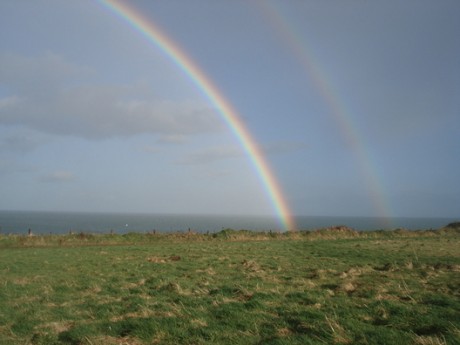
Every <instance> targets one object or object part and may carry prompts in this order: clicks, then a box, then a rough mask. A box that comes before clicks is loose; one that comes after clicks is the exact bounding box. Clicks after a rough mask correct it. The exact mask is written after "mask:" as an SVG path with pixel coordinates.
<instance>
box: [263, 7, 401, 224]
mask: <svg viewBox="0 0 460 345" xmlns="http://www.w3.org/2000/svg"><path fill="white" fill-rule="evenodd" d="M255 4H256V5H257V7H258V9H259V10H260V11H261V12H262V13H263V14H264V15H265V16H266V18H267V19H268V20H269V21H270V23H271V25H272V26H273V27H274V28H275V30H276V32H277V33H278V34H279V35H281V38H282V40H283V42H284V43H285V44H287V45H288V46H289V48H290V49H291V51H292V52H293V53H294V55H295V56H296V57H297V59H298V60H299V62H300V63H301V64H302V66H303V68H304V70H305V72H306V73H307V75H308V77H309V78H310V80H311V81H312V82H313V84H314V85H315V87H316V89H317V90H318V91H319V93H320V94H321V96H322V97H323V99H324V101H325V103H326V104H327V105H328V106H329V108H330V111H331V114H332V116H333V117H334V120H335V122H336V124H337V125H338V127H339V130H340V131H341V133H342V135H343V136H344V139H345V140H346V141H347V143H348V144H349V145H350V146H351V147H352V148H353V150H354V153H355V155H356V158H357V161H358V163H359V164H360V170H361V172H362V174H363V175H364V176H363V177H364V180H365V183H366V187H367V189H368V192H369V195H370V196H371V202H372V204H373V207H374V209H375V210H376V211H377V213H378V216H381V217H384V218H389V217H391V215H392V212H391V208H390V206H389V203H388V201H387V200H386V197H385V193H384V190H383V187H382V182H381V178H380V177H379V174H378V171H377V169H376V168H375V167H374V166H375V163H374V162H373V158H372V154H371V153H370V152H369V150H368V149H367V146H366V144H365V142H364V140H363V139H362V135H361V134H360V133H359V131H358V128H357V126H356V125H355V124H354V123H353V119H352V116H351V114H350V113H349V111H348V107H347V106H346V104H345V103H344V102H343V101H342V100H341V98H340V96H339V93H338V92H337V91H336V90H334V88H333V86H332V85H333V83H332V82H331V81H330V80H329V79H330V78H328V76H327V73H326V72H325V71H324V69H323V68H321V63H320V62H319V61H318V59H316V58H315V54H314V53H313V50H312V49H311V48H310V46H309V45H308V41H307V40H306V38H305V37H300V36H299V35H298V34H297V32H296V30H295V28H294V27H293V25H292V24H291V23H290V22H289V20H288V19H287V17H286V15H284V14H283V12H282V10H281V4H282V2H275V1H269V0H260V1H257V2H255Z"/></svg>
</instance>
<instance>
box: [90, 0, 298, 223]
mask: <svg viewBox="0 0 460 345" xmlns="http://www.w3.org/2000/svg"><path fill="white" fill-rule="evenodd" d="M98 1H99V3H101V4H102V5H103V6H104V7H105V8H107V9H109V10H110V11H111V12H112V13H114V14H116V15H117V16H118V17H119V18H120V19H122V20H123V21H124V22H126V23H128V24H129V25H130V26H131V27H132V28H133V29H135V30H136V31H137V32H139V33H140V34H142V35H143V36H144V37H145V38H146V39H147V40H148V41H149V42H150V43H152V44H153V45H154V46H156V47H157V48H159V49H160V50H161V51H163V52H164V53H165V54H166V55H167V56H168V57H169V58H170V59H171V60H172V61H173V62H174V63H175V64H176V66H177V67H179V68H180V69H181V70H182V71H183V72H184V73H185V74H186V75H187V76H188V77H189V78H190V80H191V81H192V82H193V83H194V84H195V85H196V87H197V88H198V89H199V90H200V91H201V92H202V93H203V95H204V96H205V97H206V98H207V99H208V100H209V101H210V102H211V103H212V104H213V105H214V106H215V107H216V109H217V110H218V113H219V114H220V115H221V117H222V119H223V120H224V122H225V123H226V125H227V126H228V127H229V128H230V130H231V131H232V132H233V134H234V135H235V137H236V138H237V139H238V141H239V143H240V144H241V146H242V147H243V148H244V150H245V151H246V153H247V155H248V156H249V158H250V160H251V162H252V164H253V166H254V168H255V170H256V172H257V174H258V176H259V178H260V180H261V182H262V185H263V186H264V188H265V190H266V192H267V194H268V196H269V198H270V201H271V203H272V206H273V208H274V210H275V212H276V214H277V216H278V217H279V219H280V222H281V223H282V226H283V227H284V229H285V230H296V225H295V222H294V219H293V216H292V214H291V212H290V210H289V207H288V204H287V202H286V200H285V198H284V196H283V194H282V192H281V188H280V186H279V185H278V183H277V181H276V179H275V177H274V175H273V173H272V171H271V169H270V168H269V166H268V163H267V162H266V161H265V159H264V156H263V154H262V152H261V151H260V149H259V147H258V145H257V144H256V142H255V141H254V139H253V138H252V136H251V135H250V133H249V131H248V130H247V128H246V127H245V126H244V124H243V122H242V121H241V119H240V116H239V115H238V113H237V111H236V110H235V109H234V108H233V107H232V105H231V104H230V103H229V102H228V101H227V100H226V99H225V97H224V96H223V95H222V93H221V92H220V91H219V90H218V89H217V87H216V86H215V85H214V84H213V83H212V82H211V80H210V79H209V78H208V77H207V76H206V74H205V73H204V72H203V71H202V70H201V69H200V68H199V67H198V66H197V65H196V64H195V62H194V61H193V60H192V59H191V58H190V57H189V56H187V55H186V54H185V52H184V51H182V50H181V49H180V48H179V47H178V46H177V45H176V44H175V43H174V41H172V40H171V39H170V38H169V37H168V36H166V35H165V34H164V33H162V32H161V30H160V29H159V28H158V27H157V26H156V25H155V24H154V23H153V22H152V21H151V20H149V19H147V18H144V17H143V16H142V15H141V14H140V13H138V12H137V11H136V10H135V9H134V8H132V7H131V6H129V4H128V3H127V2H122V1H116V0H98Z"/></svg>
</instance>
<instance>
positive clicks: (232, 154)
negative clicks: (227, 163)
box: [176, 146, 244, 165]
mask: <svg viewBox="0 0 460 345" xmlns="http://www.w3.org/2000/svg"><path fill="white" fill-rule="evenodd" d="M243 155H244V152H243V151H242V149H240V148H239V147H236V146H222V147H212V148H208V149H205V150H201V151H196V152H193V153H190V154H188V155H186V156H184V157H182V158H181V159H180V160H178V161H177V162H176V163H177V164H181V165H197V164H209V163H212V162H215V161H219V160H224V159H229V158H237V157H242V156H243Z"/></svg>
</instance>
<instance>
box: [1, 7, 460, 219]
mask: <svg viewBox="0 0 460 345" xmlns="http://www.w3.org/2000/svg"><path fill="white" fill-rule="evenodd" d="M127 2H128V3H129V7H130V8H131V9H134V10H135V11H138V12H139V13H142V15H143V16H144V18H147V19H148V21H149V22H151V23H154V24H155V25H156V26H158V27H159V28H160V29H161V31H162V32H163V34H164V35H166V36H167V37H168V38H169V39H170V40H171V41H173V42H175V44H176V45H177V46H178V47H180V49H181V50H182V51H183V52H184V53H185V54H186V55H187V57H188V58H189V59H191V60H193V61H194V63H195V64H196V65H197V66H198V67H199V68H200V69H201V70H202V72H203V73H204V74H205V75H206V77H207V78H208V79H209V80H211V81H212V83H213V84H214V85H215V86H216V87H217V88H218V89H219V91H220V94H221V95H222V96H223V97H225V99H226V100H227V101H228V102H229V103H230V104H231V105H232V106H233V108H234V109H236V111H237V112H238V116H239V118H240V120H241V121H242V123H243V124H244V126H245V127H246V128H247V130H248V132H249V133H250V135H251V137H252V139H253V140H254V142H255V143H256V144H257V146H258V147H259V149H260V150H261V152H262V153H263V160H264V161H265V162H266V163H267V165H268V166H269V167H270V171H271V173H272V174H273V176H274V177H275V178H276V181H277V183H278V185H279V187H280V190H281V192H282V197H283V199H284V200H285V202H286V203H287V205H289V211H290V213H291V214H293V215H307V216H385V217H458V216H459V212H460V178H459V176H460V159H458V156H459V154H460V136H459V133H460V36H459V35H458V33H459V32H460V21H459V20H458V18H459V17H460V2H458V1H457V0H452V1H450V0H444V1H425V0H408V1H393V0H390V1H380V2H364V1H342V0H340V1H339V0H331V1H319V0H312V1H310V0H308V1H298V0H292V1H284V0H283V1H281V0H279V1H269V0H266V1H256V0H251V1H247V0H234V1H214V0H192V1H178V0H171V1H127ZM0 195H1V197H0V209H1V210H37V211H38V210H47V211H83V212H84V211H92V212H140V213H173V214H176V213H177V214H230V215H273V214H275V213H276V210H274V206H273V204H272V202H271V200H270V198H269V196H268V194H267V186H266V185H264V184H263V182H262V181H261V178H260V176H259V173H258V172H257V169H255V167H254V165H253V163H252V162H251V157H249V156H248V154H247V152H246V151H245V148H244V147H243V146H242V145H241V143H240V142H239V141H238V138H237V137H236V136H235V134H234V133H233V132H232V131H231V130H230V129H229V127H228V126H227V125H226V123H225V121H223V119H222V116H221V115H220V114H219V110H218V109H216V108H215V105H214V104H213V103H212V102H210V100H209V99H208V98H207V97H206V95H205V94H204V92H203V90H201V89H200V88H199V87H197V85H196V84H195V83H194V82H193V80H192V78H190V76H188V75H187V74H186V73H184V71H183V70H181V69H180V68H179V67H178V66H177V64H175V63H174V62H173V61H172V59H171V57H170V56H168V54H166V53H165V52H164V51H162V50H161V49H159V47H157V46H155V45H154V44H152V43H151V42H149V41H148V40H147V39H146V38H145V37H144V36H143V35H142V34H140V33H139V32H138V31H136V30H135V29H133V27H132V26H130V25H129V24H128V23H127V22H126V21H125V20H123V19H122V18H120V17H118V16H116V15H115V14H114V13H113V12H112V11H110V10H109V8H108V7H107V6H105V5H104V4H103V3H101V2H98V1H90V0H78V1H76V0H75V1H73V0H72V1H64V0H36V1H27V0H24V1H17V0H2V1H0Z"/></svg>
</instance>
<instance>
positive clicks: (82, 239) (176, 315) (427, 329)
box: [0, 230, 460, 345]
mask: <svg viewBox="0 0 460 345" xmlns="http://www.w3.org/2000/svg"><path fill="white" fill-rule="evenodd" d="M458 248H460V234H459V233H458V232H457V231H426V232H416V233H406V232H372V233H362V234H359V233H355V232H347V231H345V232H343V231H316V232H310V233H307V232H305V233H291V234H277V233H272V234H270V233H251V232H244V231H243V232H237V231H230V230H226V231H223V232H221V233H218V234H212V235H197V234H174V235H160V234H157V235H155V236H153V235H142V234H127V235H86V234H77V235H62V236H35V237H26V236H0V344H90V345H95V344H132V345H137V344H178V343H180V344H216V343H217V344H334V343H336V344H420V345H424V344H459V343H460V298H459V297H460V250H459V249H458Z"/></svg>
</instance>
